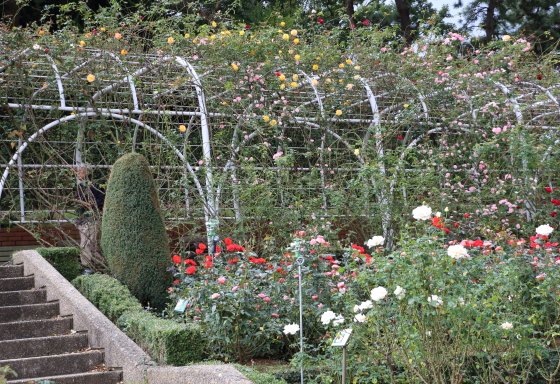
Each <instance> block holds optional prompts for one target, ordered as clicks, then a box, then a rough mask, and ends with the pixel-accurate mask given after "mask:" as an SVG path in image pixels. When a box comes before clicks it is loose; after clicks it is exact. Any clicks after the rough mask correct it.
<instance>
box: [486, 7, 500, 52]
mask: <svg viewBox="0 0 560 384" xmlns="http://www.w3.org/2000/svg"><path fill="white" fill-rule="evenodd" d="M497 2H498V0H489V1H488V8H486V21H485V23H484V29H485V30H486V43H489V42H491V41H492V39H493V38H494V11H495V9H496V5H497Z"/></svg>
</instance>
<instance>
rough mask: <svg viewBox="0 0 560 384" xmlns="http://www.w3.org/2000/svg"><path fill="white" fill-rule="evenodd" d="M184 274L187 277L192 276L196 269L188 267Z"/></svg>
mask: <svg viewBox="0 0 560 384" xmlns="http://www.w3.org/2000/svg"><path fill="white" fill-rule="evenodd" d="M185 272H186V273H187V275H192V274H193V273H195V272H196V267H193V266H190V267H188V268H187V269H186V270H185Z"/></svg>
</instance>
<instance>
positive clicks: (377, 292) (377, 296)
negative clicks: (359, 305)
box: [370, 287, 387, 301]
mask: <svg viewBox="0 0 560 384" xmlns="http://www.w3.org/2000/svg"><path fill="white" fill-rule="evenodd" d="M370 295H371V299H372V300H373V301H379V300H382V299H384V298H385V296H387V290H386V289H385V288H383V287H377V288H373V289H372V290H371V292H370Z"/></svg>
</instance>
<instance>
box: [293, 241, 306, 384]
mask: <svg viewBox="0 0 560 384" xmlns="http://www.w3.org/2000/svg"><path fill="white" fill-rule="evenodd" d="M293 244H294V246H295V248H296V251H295V254H296V263H297V265H298V285H299V353H300V361H299V365H300V369H299V371H300V379H301V384H303V303H302V298H301V266H302V265H303V263H304V262H305V260H304V258H303V256H302V255H301V249H300V239H295V240H294V243H293Z"/></svg>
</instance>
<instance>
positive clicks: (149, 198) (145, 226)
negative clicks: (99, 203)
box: [101, 153, 172, 309]
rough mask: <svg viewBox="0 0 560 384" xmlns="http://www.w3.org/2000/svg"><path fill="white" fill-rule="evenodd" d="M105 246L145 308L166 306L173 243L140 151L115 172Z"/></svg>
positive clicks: (103, 233) (109, 259) (107, 209)
mask: <svg viewBox="0 0 560 384" xmlns="http://www.w3.org/2000/svg"><path fill="white" fill-rule="evenodd" d="M101 247H102V248H103V253H104V255H105V257H106V258H107V262H108V264H109V268H110V269H111V272H112V273H113V274H114V275H115V277H116V278H117V279H118V280H119V281H120V282H121V283H123V284H124V285H126V286H127V287H128V289H129V290H130V292H131V293H132V294H133V295H134V296H135V297H136V298H137V299H138V300H140V302H141V303H142V304H143V305H144V306H146V305H150V306H152V307H155V308H158V309H164V308H165V304H166V302H167V288H168V287H169V285H170V283H171V280H172V278H171V275H170V273H169V272H166V268H167V267H168V266H170V265H171V259H170V254H169V242H168V238H167V232H166V230H165V225H164V222H163V216H162V213H161V209H160V205H159V199H158V195H157V189H156V185H155V183H154V179H153V177H152V174H151V172H150V168H149V165H148V161H147V160H146V159H145V158H144V157H143V156H141V155H139V154H137V153H129V154H126V155H124V156H123V157H121V158H120V159H119V160H117V162H116V163H115V165H114V166H113V169H112V171H111V176H110V177H109V182H108V184H107V195H106V197H105V207H104V211H103V223H102V231H101Z"/></svg>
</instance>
